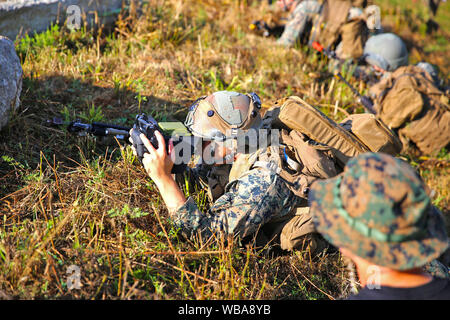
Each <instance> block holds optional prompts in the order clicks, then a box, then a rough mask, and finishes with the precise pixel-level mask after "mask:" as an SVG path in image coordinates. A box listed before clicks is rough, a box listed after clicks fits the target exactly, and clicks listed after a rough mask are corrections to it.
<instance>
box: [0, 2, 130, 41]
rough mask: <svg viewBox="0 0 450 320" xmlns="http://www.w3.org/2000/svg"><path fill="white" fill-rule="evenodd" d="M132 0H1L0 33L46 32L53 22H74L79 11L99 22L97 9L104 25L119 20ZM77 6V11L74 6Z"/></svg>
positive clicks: (13, 38)
mask: <svg viewBox="0 0 450 320" xmlns="http://www.w3.org/2000/svg"><path fill="white" fill-rule="evenodd" d="M128 2H129V0H101V1H93V0H9V1H6V2H2V1H0V34H2V35H5V36H7V37H8V38H10V39H12V40H15V39H16V37H17V36H18V35H21V36H23V35H25V34H30V35H32V34H33V33H39V32H42V31H45V30H47V29H48V27H50V25H51V24H52V23H59V24H64V23H65V22H71V21H72V20H73V19H72V17H73V15H74V14H75V13H76V11H77V10H78V11H79V13H81V17H82V18H83V17H84V18H85V19H86V21H87V24H88V26H92V25H94V24H95V22H94V21H95V14H94V12H97V15H98V18H99V20H100V24H108V23H111V22H113V21H114V20H115V17H116V16H117V13H118V10H120V9H121V8H122V3H124V4H127V3H128ZM74 7H75V9H77V10H75V11H73V8H74Z"/></svg>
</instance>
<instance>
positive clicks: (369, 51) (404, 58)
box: [364, 33, 408, 71]
mask: <svg viewBox="0 0 450 320" xmlns="http://www.w3.org/2000/svg"><path fill="white" fill-rule="evenodd" d="M364 58H365V60H366V62H367V63H368V64H371V65H376V66H378V67H380V68H381V69H383V70H386V71H394V70H395V69H397V68H399V67H401V66H405V65H407V64H408V50H407V49H406V45H405V43H404V42H403V40H402V39H401V38H400V37H399V36H397V35H395V34H393V33H381V34H377V35H374V36H372V37H370V38H369V39H368V40H367V42H366V45H365V46H364Z"/></svg>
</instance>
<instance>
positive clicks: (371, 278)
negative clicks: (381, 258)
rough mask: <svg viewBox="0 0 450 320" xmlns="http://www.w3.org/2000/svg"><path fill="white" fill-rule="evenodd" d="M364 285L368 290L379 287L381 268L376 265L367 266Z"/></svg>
mask: <svg viewBox="0 0 450 320" xmlns="http://www.w3.org/2000/svg"><path fill="white" fill-rule="evenodd" d="M366 273H367V275H368V277H367V282H366V287H367V289H369V290H373V289H381V269H380V267H377V266H369V267H368V268H367V272H366Z"/></svg>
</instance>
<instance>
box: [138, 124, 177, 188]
mask: <svg viewBox="0 0 450 320" xmlns="http://www.w3.org/2000/svg"><path fill="white" fill-rule="evenodd" d="M139 137H140V138H141V140H142V143H143V144H144V146H145V148H147V150H148V152H146V153H144V157H143V159H142V164H143V165H144V169H145V171H146V172H147V174H148V175H149V176H150V177H151V178H152V179H153V180H154V181H155V182H156V183H158V182H161V181H163V180H164V179H166V178H168V177H169V178H170V177H171V170H172V167H173V161H172V159H171V157H170V155H168V154H167V153H166V142H165V141H164V137H163V136H162V134H161V133H160V132H159V131H156V132H155V137H156V139H157V140H158V149H155V148H154V147H153V145H152V144H151V143H150V140H148V138H147V137H146V136H145V135H144V134H141V135H140V136H139ZM172 151H173V142H172V140H169V154H171V153H172Z"/></svg>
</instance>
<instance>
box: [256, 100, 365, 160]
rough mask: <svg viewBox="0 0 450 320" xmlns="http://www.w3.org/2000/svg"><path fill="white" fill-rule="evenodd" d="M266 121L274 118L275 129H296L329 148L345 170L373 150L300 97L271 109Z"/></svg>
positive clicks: (266, 115)
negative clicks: (350, 160) (358, 157)
mask: <svg viewBox="0 0 450 320" xmlns="http://www.w3.org/2000/svg"><path fill="white" fill-rule="evenodd" d="M264 118H265V119H264V120H263V121H267V119H271V121H272V127H273V128H284V129H288V130H296V131H298V132H301V133H302V134H304V135H306V136H307V137H308V138H310V139H312V140H314V141H316V142H318V143H320V144H323V145H327V146H328V147H330V148H331V150H332V152H333V154H334V155H335V157H336V159H337V160H338V162H339V166H340V167H341V168H343V167H344V166H345V164H346V163H347V161H348V160H349V159H350V158H352V157H355V156H357V155H359V154H361V153H364V152H367V151H370V150H369V148H367V147H366V146H365V145H364V144H363V143H361V142H360V141H358V139H356V138H355V137H354V136H353V135H352V134H351V133H349V132H348V131H346V130H345V129H344V128H342V127H341V126H340V125H338V124H337V123H336V122H334V121H333V120H332V119H330V118H329V117H327V116H326V115H325V114H323V113H322V112H321V111H320V110H318V109H317V108H315V107H313V106H311V105H309V104H308V103H306V102H305V101H304V100H302V99H301V98H299V97H295V96H292V97H289V98H288V99H287V100H285V102H284V103H283V104H282V106H281V107H277V106H276V107H274V108H272V109H270V110H268V111H267V112H266V114H265V116H264Z"/></svg>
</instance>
